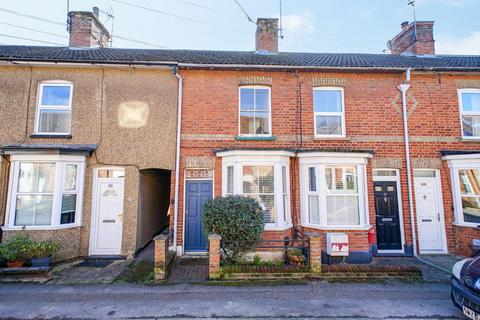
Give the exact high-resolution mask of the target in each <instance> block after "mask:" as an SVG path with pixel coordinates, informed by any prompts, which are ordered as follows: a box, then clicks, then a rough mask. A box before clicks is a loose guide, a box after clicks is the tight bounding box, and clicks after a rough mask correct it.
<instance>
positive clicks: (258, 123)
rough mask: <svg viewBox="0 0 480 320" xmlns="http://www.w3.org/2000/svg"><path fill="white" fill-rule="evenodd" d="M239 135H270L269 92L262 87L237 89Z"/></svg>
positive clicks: (266, 88) (268, 89) (267, 88)
mask: <svg viewBox="0 0 480 320" xmlns="http://www.w3.org/2000/svg"><path fill="white" fill-rule="evenodd" d="M238 109H239V135H240V136H246V137H249V136H250V137H256V136H259V137H268V136H271V135H272V116H271V115H272V114H271V90H270V87H264V86H241V87H240V88H239V108H238Z"/></svg>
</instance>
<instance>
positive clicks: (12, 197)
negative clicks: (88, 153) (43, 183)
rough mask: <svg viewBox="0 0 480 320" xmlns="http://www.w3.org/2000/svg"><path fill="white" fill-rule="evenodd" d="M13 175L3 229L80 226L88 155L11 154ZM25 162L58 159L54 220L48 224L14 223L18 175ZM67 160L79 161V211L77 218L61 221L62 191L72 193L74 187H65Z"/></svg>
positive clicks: (77, 208) (44, 161)
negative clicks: (20, 224) (22, 224)
mask: <svg viewBox="0 0 480 320" xmlns="http://www.w3.org/2000/svg"><path fill="white" fill-rule="evenodd" d="M10 162H11V166H10V179H9V185H8V198H7V209H6V214H5V227H4V228H3V230H22V229H23V228H25V229H26V230H55V229H65V228H72V227H79V226H81V225H82V209H83V191H84V178H85V166H86V160H85V156H77V155H45V154H44V155H38V154H37V155H26V154H18V155H11V156H10ZM22 162H25V163H55V184H54V192H53V206H52V217H51V224H50V225H48V226H16V225H15V211H16V197H17V193H18V192H17V190H18V180H19V179H18V177H19V170H20V164H21V163H22ZM67 164H75V165H77V181H76V184H77V185H76V188H77V189H76V192H74V193H75V194H77V199H76V201H77V202H76V211H75V222H74V223H68V224H60V218H61V209H62V195H63V194H64V193H65V194H66V193H71V191H64V184H65V167H66V165H67Z"/></svg>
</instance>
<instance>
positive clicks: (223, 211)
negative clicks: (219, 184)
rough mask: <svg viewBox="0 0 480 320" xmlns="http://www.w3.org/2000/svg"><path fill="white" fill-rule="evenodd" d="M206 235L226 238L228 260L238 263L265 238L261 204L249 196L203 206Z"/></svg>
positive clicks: (217, 201) (218, 199)
mask: <svg viewBox="0 0 480 320" xmlns="http://www.w3.org/2000/svg"><path fill="white" fill-rule="evenodd" d="M202 219H203V224H204V228H205V232H206V233H207V235H208V234H211V233H216V234H219V235H220V236H222V241H223V245H224V248H225V250H224V254H225V256H224V258H225V259H226V260H228V261H230V262H233V261H237V260H238V259H240V258H241V255H242V254H243V253H245V252H246V251H249V250H251V249H253V248H254V247H255V241H258V240H260V239H261V238H262V234H263V228H264V220H263V211H262V208H261V207H260V205H259V204H258V202H257V200H255V199H252V198H249V197H245V196H227V197H217V198H215V199H212V200H209V201H207V202H206V203H205V204H204V206H203V218H202Z"/></svg>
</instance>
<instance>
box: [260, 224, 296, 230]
mask: <svg viewBox="0 0 480 320" xmlns="http://www.w3.org/2000/svg"><path fill="white" fill-rule="evenodd" d="M291 227H292V225H291V224H284V225H280V226H272V225H265V227H264V230H265V231H285V230H288V229H290V228H291Z"/></svg>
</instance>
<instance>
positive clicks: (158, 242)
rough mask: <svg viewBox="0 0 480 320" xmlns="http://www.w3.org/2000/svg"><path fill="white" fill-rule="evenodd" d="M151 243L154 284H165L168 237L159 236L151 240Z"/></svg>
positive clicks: (165, 235) (164, 235)
mask: <svg viewBox="0 0 480 320" xmlns="http://www.w3.org/2000/svg"><path fill="white" fill-rule="evenodd" d="M153 241H154V245H155V247H154V248H155V253H154V259H155V261H154V262H155V267H154V273H155V282H157V283H160V282H165V280H167V264H168V262H167V255H168V235H167V234H159V235H158V236H156V237H155V238H153Z"/></svg>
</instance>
